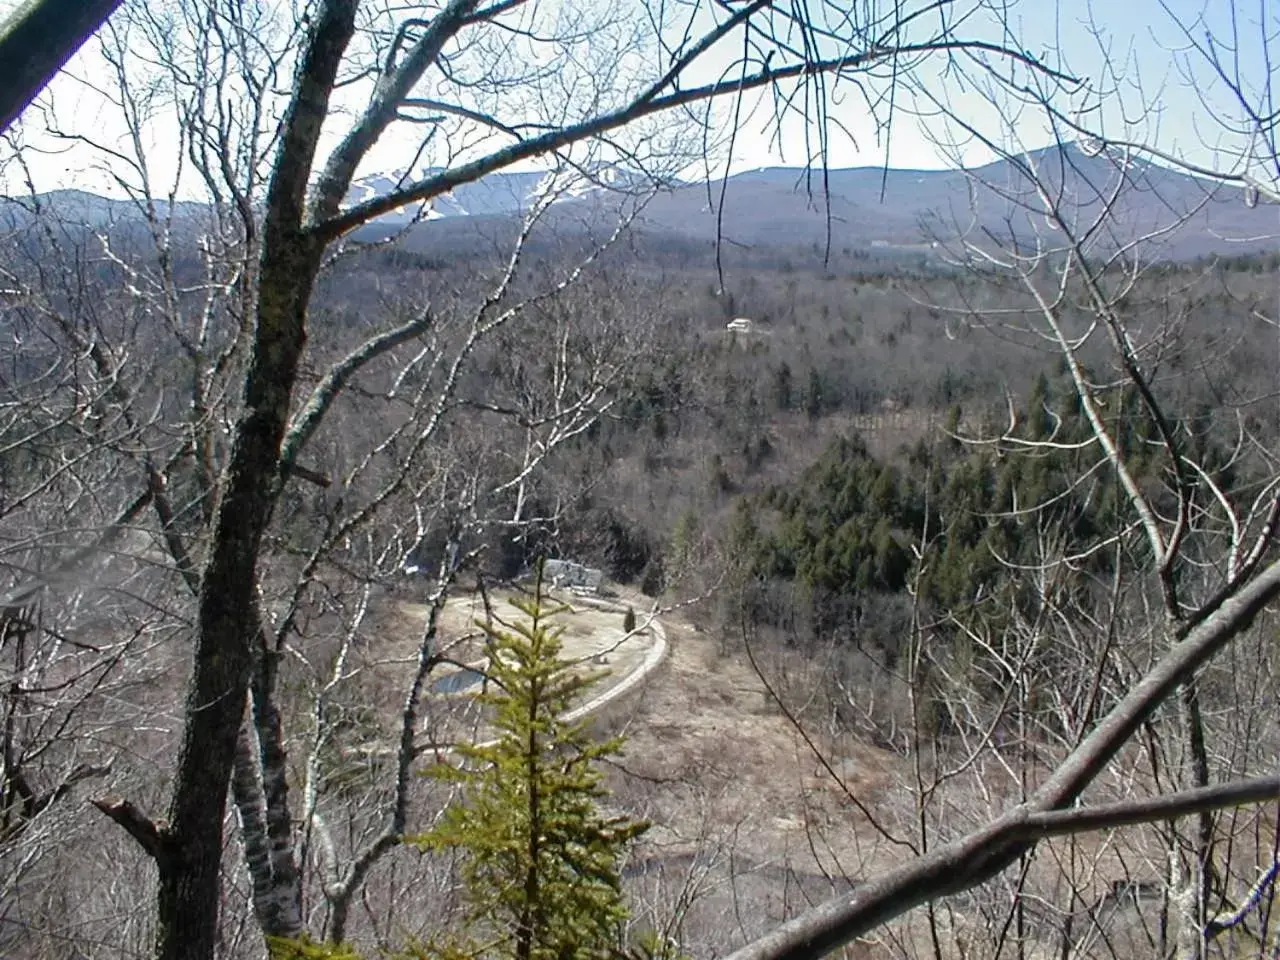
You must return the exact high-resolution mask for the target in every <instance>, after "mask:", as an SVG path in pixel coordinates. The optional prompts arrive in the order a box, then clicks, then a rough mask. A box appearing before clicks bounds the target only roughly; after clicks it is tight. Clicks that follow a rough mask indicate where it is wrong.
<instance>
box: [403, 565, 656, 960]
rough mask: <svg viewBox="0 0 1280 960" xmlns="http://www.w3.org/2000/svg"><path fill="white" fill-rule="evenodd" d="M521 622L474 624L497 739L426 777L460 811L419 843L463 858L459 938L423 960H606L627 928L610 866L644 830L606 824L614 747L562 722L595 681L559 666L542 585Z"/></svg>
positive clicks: (638, 825) (580, 725)
mask: <svg viewBox="0 0 1280 960" xmlns="http://www.w3.org/2000/svg"><path fill="white" fill-rule="evenodd" d="M515 605H516V606H517V607H518V608H519V609H520V611H521V612H522V613H524V614H525V616H526V617H527V618H528V620H527V622H521V623H516V624H511V625H509V627H508V628H507V629H502V628H500V627H496V626H492V625H490V624H484V623H481V624H480V627H481V628H482V629H483V630H484V631H485V633H486V634H487V636H488V638H489V668H488V671H487V672H488V674H489V676H490V678H491V680H492V682H491V684H490V689H492V690H496V692H493V693H486V694H482V695H481V696H480V699H481V700H482V702H484V703H485V704H486V705H487V706H488V707H489V708H490V709H491V710H492V715H493V725H494V728H495V730H494V733H495V736H496V739H494V740H493V741H491V742H489V743H487V744H483V745H468V746H462V747H459V748H458V750H457V754H458V758H459V759H460V761H461V763H460V764H458V765H456V766H455V765H452V764H441V765H440V766H439V767H438V768H437V770H436V771H434V772H433V773H434V775H435V776H438V777H440V778H441V779H444V780H447V781H451V782H456V783H458V784H459V785H460V786H461V788H462V791H461V792H462V800H461V802H460V803H458V804H456V805H455V806H453V807H451V808H450V809H449V810H448V811H446V813H445V815H444V816H443V817H442V818H441V821H440V823H439V824H438V826H436V827H435V828H434V829H432V830H431V831H430V832H429V833H427V834H425V835H424V836H421V837H419V838H418V839H417V841H416V842H417V843H418V845H419V846H421V847H424V848H429V849H446V848H452V849H456V850H459V851H461V852H462V853H463V855H464V865H463V868H462V869H463V879H464V883H465V889H466V894H465V895H466V899H467V929H466V931H465V933H464V935H463V936H462V938H461V939H458V940H454V941H452V942H450V943H445V944H441V945H437V946H436V947H434V948H432V949H430V950H428V951H426V952H427V953H428V954H434V955H436V956H441V955H443V956H449V957H459V956H467V957H485V958H494V960H506V958H511V960H605V958H611V957H614V956H617V954H618V952H619V950H620V949H622V938H621V934H620V930H621V925H622V922H623V921H624V920H625V919H626V917H627V910H626V907H625V905H624V903H623V899H622V893H621V889H620V880H619V875H618V862H619V858H620V857H621V855H622V853H623V852H624V850H625V849H626V847H627V845H628V844H629V843H631V841H632V840H634V839H635V838H636V837H637V836H639V835H640V834H641V833H643V832H644V830H645V829H647V827H648V824H646V823H643V822H638V821H634V820H630V819H628V818H626V817H608V816H605V815H604V814H603V813H602V811H601V809H600V802H601V800H602V799H603V798H604V797H605V796H606V791H605V789H604V788H603V786H602V785H601V782H600V781H601V775H600V773H599V770H598V768H597V764H598V761H600V760H601V759H603V758H605V757H608V756H612V755H614V754H616V753H618V752H619V750H620V748H621V742H620V740H619V739H617V738H614V739H609V740H605V741H602V742H601V741H596V740H595V739H594V738H593V737H592V736H591V734H590V732H589V731H588V729H587V725H586V724H585V723H584V722H582V721H567V720H564V719H563V716H564V714H565V712H566V711H567V710H568V709H569V708H570V707H571V706H572V704H573V703H574V702H575V701H577V700H578V699H579V698H580V696H581V694H582V693H583V691H584V690H586V689H587V688H588V687H590V686H591V685H592V684H593V683H595V682H596V681H597V680H599V678H600V676H601V674H599V673H596V674H591V675H589V674H584V673H582V672H580V671H577V670H575V669H574V664H573V663H572V662H571V661H568V660H566V659H564V658H562V656H561V642H560V636H561V634H562V633H563V627H559V628H557V627H552V626H550V625H549V624H548V620H549V619H550V618H551V617H553V616H555V615H556V614H557V613H560V612H562V611H563V610H564V609H566V608H565V607H563V606H558V607H548V605H547V603H546V601H545V599H544V597H543V595H542V585H541V577H539V578H538V583H537V589H536V590H535V594H534V597H533V599H531V600H528V601H517V602H516V604H515Z"/></svg>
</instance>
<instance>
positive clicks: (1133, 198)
mask: <svg viewBox="0 0 1280 960" xmlns="http://www.w3.org/2000/svg"><path fill="white" fill-rule="evenodd" d="M1032 169H1034V170H1035V171H1037V173H1036V177H1035V179H1034V180H1033V179H1032V178H1030V177H1029V176H1028V172H1029V171H1030V170H1032ZM401 181H402V177H401V176H400V175H397V174H394V173H391V174H375V175H370V176H365V177H362V178H360V179H359V180H357V181H356V182H355V183H354V184H353V186H352V189H351V192H350V193H349V195H348V202H349V203H356V202H359V201H361V200H364V199H367V198H368V197H371V196H375V195H379V194H381V193H385V192H386V191H388V190H390V189H394V187H395V186H396V185H397V184H398V183H399V182H401ZM548 181H549V175H547V174H544V173H541V172H537V171H531V172H512V173H494V174H491V175H489V176H487V177H485V178H483V179H482V180H479V181H476V182H474V183H469V184H464V185H462V186H459V187H457V188H456V189H454V190H453V191H451V192H450V193H447V194H444V195H442V196H440V197H437V198H435V200H434V201H433V202H432V203H431V205H430V208H429V209H428V210H427V211H421V210H419V209H418V208H417V207H416V206H414V207H412V208H404V209H401V210H399V211H394V212H392V213H390V214H387V215H386V216H384V217H382V218H381V219H380V220H379V221H378V224H377V225H376V226H374V227H372V228H371V230H372V232H374V233H385V232H387V231H388V230H398V229H404V228H406V227H407V228H408V229H409V230H410V231H411V232H415V231H416V232H420V233H426V234H429V235H430V237H428V236H423V237H422V238H421V239H422V240H424V241H425V240H428V239H434V240H435V241H436V242H439V241H440V240H442V239H444V237H445V236H447V235H449V234H451V233H455V232H457V231H458V229H459V227H460V225H461V224H463V223H470V224H471V225H473V226H476V225H479V224H485V225H486V226H492V225H493V224H494V223H495V222H499V223H500V222H502V221H512V220H513V219H514V218H517V217H519V216H520V215H521V214H522V213H524V212H525V211H527V210H528V209H530V207H531V206H532V205H533V204H534V203H535V202H536V200H537V199H538V197H539V196H541V195H542V194H543V192H544V191H545V190H546V188H547V186H548ZM557 186H558V189H557V193H556V199H555V200H554V202H553V203H552V204H551V207H550V211H549V213H550V216H549V222H551V223H553V224H556V225H558V226H559V227H572V226H574V225H578V226H593V225H594V226H607V225H608V224H609V223H610V222H612V221H614V220H615V219H616V216H617V213H618V210H619V208H620V206H623V205H624V204H627V203H634V200H635V198H636V197H637V196H638V195H640V194H651V195H648V196H647V200H646V202H645V204H644V207H643V211H642V213H641V214H640V216H639V217H638V218H637V221H636V225H637V226H638V227H639V228H640V229H641V230H643V231H644V232H646V233H647V234H649V235H650V236H668V237H672V238H679V239H681V240H685V241H693V242H696V243H703V242H707V241H712V240H715V239H717V238H719V239H721V240H725V241H728V242H730V243H732V244H736V245H740V246H745V247H764V248H772V247H779V248H781V247H793V248H794V247H814V246H815V245H816V246H817V247H819V248H829V249H834V250H844V249H849V250H871V251H875V250H880V251H883V252H892V251H903V252H915V253H923V254H925V255H929V254H930V252H931V251H935V250H937V249H938V248H945V247H948V246H951V245H953V244H954V243H955V242H956V241H957V240H958V238H961V237H964V238H966V239H967V241H968V242H970V243H975V244H978V245H985V246H992V245H994V244H995V243H996V241H997V240H999V241H1004V242H1008V241H1011V240H1012V241H1015V242H1017V243H1019V244H1022V245H1025V244H1028V243H1035V242H1040V243H1045V244H1048V245H1051V246H1056V245H1058V244H1060V243H1061V242H1062V236H1061V231H1060V229H1059V228H1058V226H1057V225H1056V224H1053V223H1051V222H1050V221H1049V220H1048V219H1047V218H1046V217H1045V215H1044V203H1043V199H1044V197H1049V198H1051V199H1052V200H1053V202H1054V203H1055V204H1056V205H1057V206H1058V208H1059V209H1060V210H1061V211H1063V212H1064V213H1065V216H1066V219H1067V222H1068V223H1070V224H1071V226H1072V232H1073V233H1074V234H1076V235H1077V236H1081V235H1085V234H1087V233H1088V227H1089V225H1090V224H1092V223H1093V222H1094V221H1095V220H1097V219H1098V218H1099V215H1100V214H1101V212H1102V211H1103V210H1108V211H1109V213H1108V216H1107V217H1106V218H1105V220H1106V225H1105V228H1104V229H1103V230H1101V231H1098V232H1096V234H1094V235H1092V239H1091V241H1090V244H1091V246H1090V250H1091V252H1093V253H1095V254H1096V253H1098V252H1099V251H1110V250H1114V249H1116V248H1117V247H1119V246H1122V245H1127V244H1135V243H1136V244H1138V245H1140V246H1141V247H1143V248H1144V249H1145V251H1146V252H1147V253H1148V254H1149V255H1156V256H1159V257H1161V258H1165V259H1173V260H1184V259H1190V258H1194V257H1199V256H1206V255H1214V254H1217V255H1233V254H1240V253H1252V252H1257V251H1261V250H1276V249H1280V228H1278V227H1277V217H1276V211H1275V210H1273V209H1270V208H1269V207H1268V206H1267V205H1259V206H1255V207H1251V206H1249V205H1248V204H1246V203H1245V198H1244V194H1243V192H1242V191H1240V190H1237V189H1231V188H1227V187H1223V186H1221V185H1218V184H1215V183H1213V182H1211V181H1207V180H1203V179H1199V178H1196V177H1193V176H1189V175H1187V174H1185V173H1182V172H1180V171H1177V170H1173V169H1170V168H1167V167H1163V166H1159V165H1156V164H1153V163H1149V162H1146V161H1141V160H1130V161H1129V162H1127V163H1119V162H1117V161H1116V160H1114V159H1112V158H1110V157H1108V156H1107V155H1105V154H1098V153H1095V152H1093V151H1090V150H1086V149H1085V148H1083V147H1081V146H1079V145H1075V144H1070V145H1065V146H1061V147H1053V148H1049V149H1046V150H1041V151H1037V152H1033V153H1028V154H1025V155H1023V156H1021V157H1018V158H1013V159H1004V160H999V161H997V162H995V163H992V164H989V165H987V166H984V167H980V168H977V169H973V170H969V171H961V170H900V169H884V168H880V167H859V168H851V169H832V170H825V171H824V170H821V169H810V170H806V169H801V168H795V167H766V168H762V169H758V170H752V171H747V172H742V173H738V174H735V175H733V176H730V177H728V178H727V179H724V180H717V181H712V182H703V183H687V182H676V183H669V184H667V185H665V186H663V187H662V188H661V189H658V190H656V192H654V191H649V190H648V189H647V188H646V186H645V185H644V183H643V181H641V180H640V179H638V178H636V177H634V176H631V175H629V174H627V173H626V172H624V171H621V170H618V169H613V168H601V169H598V170H597V171H595V172H594V173H593V175H592V176H591V177H590V178H586V179H579V180H578V181H577V182H574V183H565V182H563V181H562V182H560V183H559V184H557ZM1038 190H1039V191H1043V195H1044V196H1038V195H1037V191H1038ZM41 200H42V202H43V203H44V204H45V206H46V207H48V208H49V209H52V210H54V211H56V212H57V213H58V214H59V215H60V216H62V217H64V218H66V219H68V220H72V221H74V222H79V223H85V224H88V225H91V226H95V227H100V226H102V225H105V224H107V223H123V222H127V221H128V220H131V219H136V218H137V216H138V212H137V210H136V208H134V206H133V205H132V204H130V203H128V202H126V201H120V200H111V199H107V198H104V197H99V196H96V195H94V194H90V193H86V192H83V191H78V190H61V191H57V192H55V193H50V194H46V195H44V196H43V197H42V198H41ZM12 209H13V208H12V206H11V205H10V210H11V211H12ZM201 209H202V208H201V206H200V205H199V204H196V203H187V202H183V203H179V204H177V205H176V206H175V209H174V214H175V217H176V218H178V219H183V218H186V217H188V216H197V215H198V214H199V212H200V211H201ZM13 217H14V214H13V213H12V212H11V213H10V214H9V217H8V219H10V220H12V219H13ZM415 221H417V222H415ZM1152 251H1158V252H1155V253H1154V254H1152Z"/></svg>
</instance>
